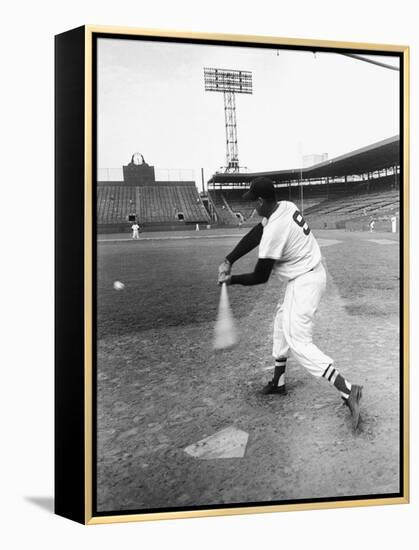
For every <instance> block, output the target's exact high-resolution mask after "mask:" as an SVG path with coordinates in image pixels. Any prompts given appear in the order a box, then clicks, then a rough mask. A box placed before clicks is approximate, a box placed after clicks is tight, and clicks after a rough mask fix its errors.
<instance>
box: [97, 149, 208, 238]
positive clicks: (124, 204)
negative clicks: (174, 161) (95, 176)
mask: <svg viewBox="0 0 419 550" xmlns="http://www.w3.org/2000/svg"><path fill="white" fill-rule="evenodd" d="M137 159H138V160H137ZM123 175H124V176H123V177H124V180H123V181H98V182H97V187H96V189H97V228H98V232H99V233H118V232H126V231H127V230H128V229H129V227H130V226H131V224H132V223H133V222H134V221H136V222H138V223H139V224H140V225H141V226H142V228H143V229H144V230H160V229H168V230H170V229H185V228H188V227H189V228H192V227H193V228H195V227H196V224H208V223H209V222H210V216H209V214H208V212H207V210H206V208H205V206H204V203H203V201H202V199H201V197H200V195H199V193H198V190H197V188H196V185H195V182H194V181H156V179H155V172H154V167H153V166H149V165H148V164H147V163H146V162H145V161H144V157H143V156H142V155H140V154H139V153H137V154H134V155H133V156H132V159H131V162H130V163H129V164H128V165H126V166H124V167H123Z"/></svg>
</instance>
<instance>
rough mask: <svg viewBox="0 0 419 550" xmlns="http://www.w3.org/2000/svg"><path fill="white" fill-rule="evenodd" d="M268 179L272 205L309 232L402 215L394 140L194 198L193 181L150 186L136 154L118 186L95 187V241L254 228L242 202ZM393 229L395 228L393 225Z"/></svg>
mask: <svg viewBox="0 0 419 550" xmlns="http://www.w3.org/2000/svg"><path fill="white" fill-rule="evenodd" d="M258 176H266V177H269V178H270V179H272V180H273V181H274V183H275V187H276V190H277V196H278V200H289V201H292V202H294V203H295V204H297V206H298V207H299V208H300V210H301V212H302V213H303V214H304V216H305V218H306V219H307V221H308V222H309V223H310V226H311V227H312V228H313V229H316V228H317V229H347V230H367V229H368V227H369V223H370V221H371V219H374V221H375V222H376V225H375V227H376V230H381V229H382V230H386V231H387V230H389V227H391V224H390V223H389V221H390V220H391V219H392V218H394V217H395V216H396V218H398V217H399V213H400V139H399V136H394V137H391V138H388V139H386V140H383V141H380V142H377V143H374V144H372V145H369V146H367V147H364V148H362V149H357V150H355V151H352V152H350V153H347V154H345V155H342V156H339V157H336V158H334V159H330V160H326V161H323V162H320V163H317V164H314V165H312V166H306V167H301V168H294V169H289V170H278V171H269V172H246V173H244V172H242V173H241V172H231V173H230V172H217V173H215V174H214V175H213V176H212V177H211V179H210V180H209V181H208V182H207V193H206V194H205V193H202V194H200V193H199V192H198V189H197V187H196V184H195V181H193V180H192V179H189V180H188V179H185V180H180V179H179V180H176V181H168V180H160V181H159V180H156V178H155V172H154V167H153V166H149V165H148V164H147V163H146V162H145V161H144V157H143V156H142V155H140V154H139V153H137V154H134V155H133V156H132V158H131V162H130V163H129V164H127V165H126V166H123V181H98V182H97V227H98V232H99V233H118V232H127V231H128V230H129V228H130V226H131V224H132V223H133V222H134V221H137V222H138V223H139V224H140V225H141V226H142V228H143V229H144V230H146V231H147V230H172V229H195V228H196V225H197V224H198V225H202V226H205V227H206V226H208V225H211V227H213V226H214V225H217V226H220V227H237V226H242V225H244V226H249V225H253V224H254V223H255V222H256V221H257V219H258V216H257V214H256V212H255V210H254V204H253V203H249V202H246V201H244V200H243V198H242V196H243V194H244V192H245V191H246V189H247V188H248V187H249V185H250V182H251V180H252V179H254V178H256V177H258ZM397 226H399V224H398V223H397Z"/></svg>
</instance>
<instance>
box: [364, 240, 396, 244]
mask: <svg viewBox="0 0 419 550" xmlns="http://www.w3.org/2000/svg"><path fill="white" fill-rule="evenodd" d="M368 240H369V242H370V243H377V244H397V241H390V240H389V239H368Z"/></svg>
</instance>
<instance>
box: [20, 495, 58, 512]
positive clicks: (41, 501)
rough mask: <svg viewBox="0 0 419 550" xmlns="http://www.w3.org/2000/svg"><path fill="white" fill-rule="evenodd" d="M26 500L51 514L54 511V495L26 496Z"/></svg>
mask: <svg viewBox="0 0 419 550" xmlns="http://www.w3.org/2000/svg"><path fill="white" fill-rule="evenodd" d="M25 500H26V501H27V502H30V503H31V504H35V505H36V506H39V508H42V509H43V510H45V511H47V512H50V513H51V514H53V513H54V499H53V498H52V497H25Z"/></svg>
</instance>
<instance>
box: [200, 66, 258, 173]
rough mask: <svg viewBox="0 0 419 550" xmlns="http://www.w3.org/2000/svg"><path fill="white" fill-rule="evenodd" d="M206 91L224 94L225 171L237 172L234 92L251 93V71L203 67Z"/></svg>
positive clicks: (238, 169)
mask: <svg viewBox="0 0 419 550" xmlns="http://www.w3.org/2000/svg"><path fill="white" fill-rule="evenodd" d="M204 81H205V91H206V92H222V93H223V94H224V114H225V128H226V149H227V155H226V167H225V170H224V171H225V172H239V171H240V165H239V153H238V147H237V121H236V94H252V93H253V84H252V73H251V72H250V71H236V70H230V69H215V68H209V67H204Z"/></svg>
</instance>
